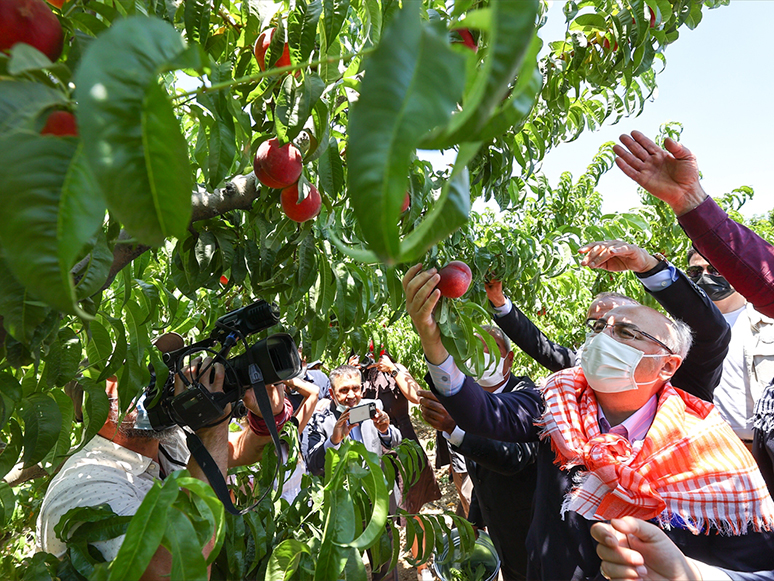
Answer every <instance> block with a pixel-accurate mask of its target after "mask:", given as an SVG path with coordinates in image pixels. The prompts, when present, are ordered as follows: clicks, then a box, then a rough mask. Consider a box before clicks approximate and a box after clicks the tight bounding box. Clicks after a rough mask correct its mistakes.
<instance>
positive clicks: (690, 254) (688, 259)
mask: <svg viewBox="0 0 774 581" xmlns="http://www.w3.org/2000/svg"><path fill="white" fill-rule="evenodd" d="M697 254H698V255H699V256H700V257H702V258H703V259H704V260H707V258H706V257H705V256H704V255H703V254H702V253H701V252H699V251H698V250H696V247H695V246H691V247H690V248H689V249H688V253H687V254H686V255H685V260H686V263H687V264H689V265H690V264H691V258H693V257H694V256H696V255H697ZM707 264H709V265H710V266H712V263H711V262H710V261H709V260H707Z"/></svg>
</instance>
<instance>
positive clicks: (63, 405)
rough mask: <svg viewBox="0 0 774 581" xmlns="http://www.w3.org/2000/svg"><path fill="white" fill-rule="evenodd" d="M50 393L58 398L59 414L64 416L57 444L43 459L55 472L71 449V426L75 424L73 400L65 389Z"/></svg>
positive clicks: (47, 466) (42, 462)
mask: <svg viewBox="0 0 774 581" xmlns="http://www.w3.org/2000/svg"><path fill="white" fill-rule="evenodd" d="M50 395H51V396H52V397H53V398H54V400H56V405H57V406H58V407H59V415H60V416H61V417H62V424H61V425H62V428H63V429H62V430H61V431H60V432H59V437H58V438H57V441H56V445H55V446H54V447H53V448H51V450H50V451H49V453H48V454H46V456H45V457H44V458H43V460H41V464H42V465H43V467H44V468H46V469H47V470H49V472H53V470H55V469H56V468H58V467H59V464H60V463H61V462H62V460H64V458H65V456H67V453H68V452H69V451H70V427H71V426H72V425H73V415H74V414H73V402H72V400H71V399H70V397H69V396H68V395H67V394H66V393H64V392H63V391H59V390H54V391H52V392H51V393H50Z"/></svg>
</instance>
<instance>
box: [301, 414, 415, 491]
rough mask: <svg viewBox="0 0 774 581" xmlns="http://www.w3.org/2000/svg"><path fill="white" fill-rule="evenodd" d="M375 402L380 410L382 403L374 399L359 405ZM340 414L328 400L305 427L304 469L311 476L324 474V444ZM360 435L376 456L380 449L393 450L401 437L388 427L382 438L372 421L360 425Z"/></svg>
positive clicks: (395, 430)
mask: <svg viewBox="0 0 774 581" xmlns="http://www.w3.org/2000/svg"><path fill="white" fill-rule="evenodd" d="M371 402H375V403H376V407H378V408H379V409H382V402H380V401H379V400H374V399H362V400H360V404H361V405H362V404H365V403H371ZM340 415H341V412H339V411H338V410H337V409H336V403H335V402H334V401H333V400H330V402H329V404H328V405H327V406H326V407H325V408H323V409H322V410H318V411H316V412H314V414H312V418H311V419H310V420H309V424H308V425H307V430H308V431H307V450H306V454H305V458H304V460H306V468H307V470H309V472H311V473H312V474H315V475H317V476H322V475H323V474H324V473H325V451H326V448H325V442H327V441H328V438H330V437H331V434H333V427H334V426H335V425H336V421H337V420H338V419H339V416H340ZM360 433H361V435H362V438H363V444H364V445H365V447H366V450H368V451H369V452H375V453H376V454H377V455H378V456H381V455H382V448H393V447H395V446H397V445H398V444H399V443H400V441H401V435H400V431H399V430H398V428H396V427H395V426H393V425H390V428H389V431H388V432H387V434H386V435H384V436H382V435H381V433H380V432H379V430H377V429H376V426H375V425H374V422H373V420H366V421H364V422H362V423H361V424H360Z"/></svg>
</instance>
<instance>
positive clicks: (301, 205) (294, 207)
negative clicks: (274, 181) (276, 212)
mask: <svg viewBox="0 0 774 581" xmlns="http://www.w3.org/2000/svg"><path fill="white" fill-rule="evenodd" d="M280 201H281V203H282V210H283V211H284V212H285V215H286V216H287V217H288V218H290V219H291V220H293V221H294V222H306V221H307V220H311V219H312V218H314V217H316V216H317V214H319V213H320V208H321V207H322V198H321V197H320V192H318V191H317V188H316V187H314V186H313V185H311V184H310V185H309V195H307V196H306V198H304V199H303V200H301V201H300V202H299V201H298V184H297V183H295V184H293V185H292V186H290V187H287V188H285V189H284V190H282V197H281V198H280Z"/></svg>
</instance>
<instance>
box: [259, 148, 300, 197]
mask: <svg viewBox="0 0 774 581" xmlns="http://www.w3.org/2000/svg"><path fill="white" fill-rule="evenodd" d="M302 166H303V164H302V161H301V152H300V151H298V149H297V148H296V146H295V145H293V144H292V143H286V144H285V145H283V146H282V147H280V146H279V140H277V138H276V137H273V138H272V139H269V140H267V141H264V142H263V143H261V145H259V146H258V151H256V152H255V160H254V161H253V170H254V171H255V177H256V178H258V181H260V182H261V183H262V184H263V185H265V186H269V187H270V188H277V189H280V190H281V189H282V188H286V187H288V186H289V185H291V184H294V183H296V182H297V181H298V178H300V177H301V169H302Z"/></svg>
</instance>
